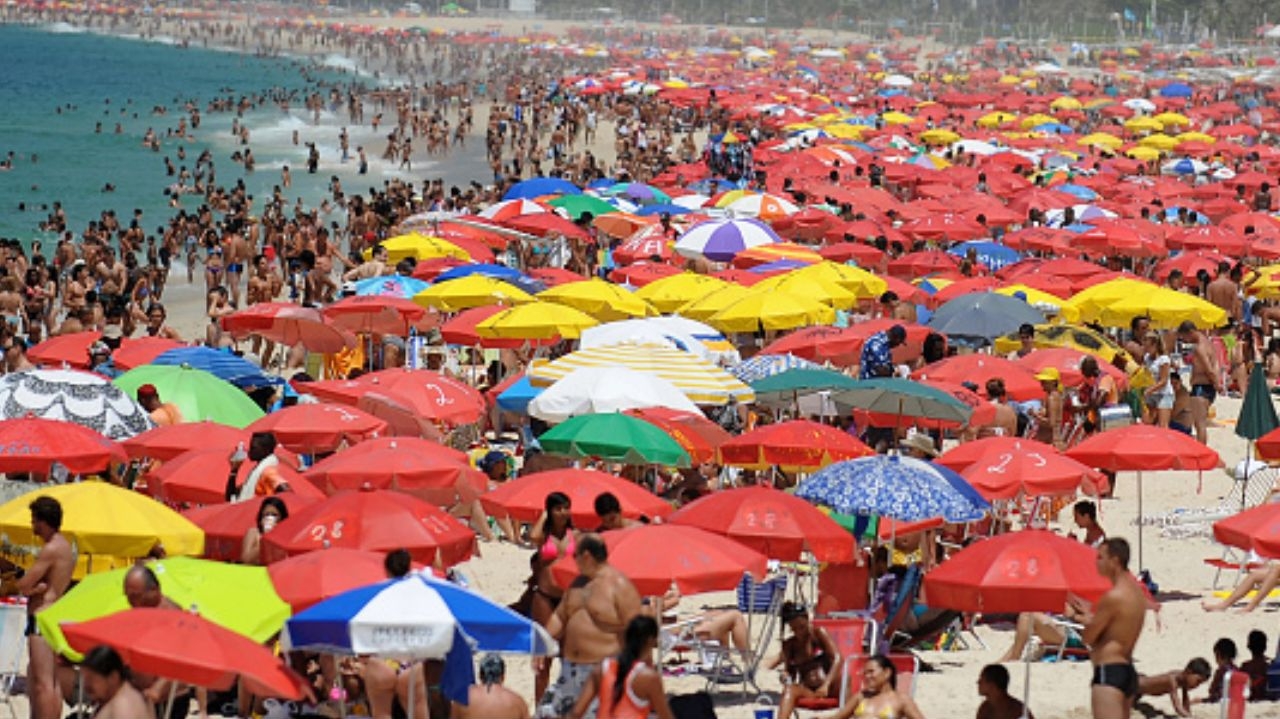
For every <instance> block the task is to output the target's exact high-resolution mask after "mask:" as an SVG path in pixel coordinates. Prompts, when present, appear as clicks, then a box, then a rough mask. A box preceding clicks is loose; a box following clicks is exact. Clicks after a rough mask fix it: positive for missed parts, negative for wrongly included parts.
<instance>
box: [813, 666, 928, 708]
mask: <svg viewBox="0 0 1280 719" xmlns="http://www.w3.org/2000/svg"><path fill="white" fill-rule="evenodd" d="M897 684H898V670H897V668H895V667H894V666H893V662H892V661H890V660H889V657H886V656H885V655H883V654H877V655H875V656H873V657H871V659H869V660H867V665H866V667H864V668H863V670H862V691H860V692H858V693H857V694H855V695H854V696H851V697H849V700H848V701H847V702H846V703H845V705H844V706H842V707H840V711H838V712H836V713H835V714H832V715H831V717H830V719H924V715H923V714H921V713H920V707H918V706H916V703H915V700H913V699H912V698H911V697H910V696H908V695H906V694H902V693H899V692H898V686H897Z"/></svg>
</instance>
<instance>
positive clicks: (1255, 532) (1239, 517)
mask: <svg viewBox="0 0 1280 719" xmlns="http://www.w3.org/2000/svg"><path fill="white" fill-rule="evenodd" d="M1213 538H1214V539H1216V540H1218V541H1219V542H1222V543H1223V544H1226V545H1228V546H1231V547H1238V548H1240V549H1243V550H1245V551H1254V552H1257V553H1258V554H1260V555H1262V556H1264V557H1280V504H1276V503H1275V502H1268V503H1266V504H1261V505H1258V506H1257V507H1252V508H1250V509H1246V510H1244V511H1242V512H1238V513H1236V514H1233V515H1231V516H1230V517H1227V518H1226V519H1220V520H1218V521H1217V522H1214V523H1213Z"/></svg>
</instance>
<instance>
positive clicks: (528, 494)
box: [480, 469, 671, 527]
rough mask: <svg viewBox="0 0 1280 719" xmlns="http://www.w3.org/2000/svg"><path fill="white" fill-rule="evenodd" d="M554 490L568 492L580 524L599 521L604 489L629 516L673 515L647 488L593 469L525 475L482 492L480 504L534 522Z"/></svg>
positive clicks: (575, 520)
mask: <svg viewBox="0 0 1280 719" xmlns="http://www.w3.org/2000/svg"><path fill="white" fill-rule="evenodd" d="M552 492H563V493H565V494H566V495H568V497H569V502H570V504H569V516H570V518H571V519H572V520H573V523H574V524H575V525H577V526H579V527H594V526H596V525H597V524H599V523H600V517H598V516H596V513H595V508H594V503H595V499H596V497H598V496H600V495H601V494H603V493H605V492H609V493H610V494H612V495H613V496H615V497H617V498H618V504H620V505H621V506H622V516H624V517H627V518H629V519H638V518H640V517H650V518H654V517H665V516H667V515H668V514H671V505H670V504H668V503H667V502H666V501H664V500H663V499H662V498H661V497H657V496H655V495H654V494H653V493H652V492H650V491H649V490H647V489H645V488H644V487H641V486H640V485H638V484H636V483H635V482H630V481H627V480H625V479H622V478H621V477H617V476H614V475H612V474H605V473H604V472H597V471H596V470H593V469H553V470H550V471H546V472H535V473H533V474H526V475H524V476H523V477H519V478H517V479H513V480H510V481H508V482H505V483H503V484H502V485H500V486H499V487H498V488H497V489H494V490H492V491H490V492H487V493H486V494H484V495H481V497H480V504H481V505H483V506H484V508H485V511H486V512H489V513H491V514H496V515H507V516H510V517H511V518H512V519H515V520H516V521H519V522H535V521H537V519H538V517H541V516H542V513H543V511H544V510H545V508H546V500H547V495H548V494H550V493H552Z"/></svg>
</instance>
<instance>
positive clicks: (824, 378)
mask: <svg viewBox="0 0 1280 719" xmlns="http://www.w3.org/2000/svg"><path fill="white" fill-rule="evenodd" d="M759 356H760V355H757V357H759ZM764 356H769V355H764ZM775 356H776V355H775ZM752 359H755V358H754V357H753V358H752ZM801 361H803V360H801ZM857 386H858V385H857V380H855V379H853V378H852V377H849V376H847V375H843V374H840V373H839V372H833V371H832V370H828V369H821V368H813V369H810V368H803V367H802V368H797V369H790V370H786V371H784V372H779V373H777V374H774V375H771V376H768V377H765V378H764V379H761V380H758V381H755V382H752V383H751V389H752V390H754V391H755V393H756V401H757V402H760V403H761V404H768V405H773V406H778V405H789V404H793V403H795V402H797V401H798V400H799V399H801V398H802V397H808V396H812V395H813V394H814V393H822V399H823V402H824V403H825V402H827V401H828V400H829V393H830V392H833V391H837V390H841V389H853V388H856V387H857Z"/></svg>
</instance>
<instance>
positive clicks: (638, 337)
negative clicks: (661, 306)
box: [578, 317, 738, 365]
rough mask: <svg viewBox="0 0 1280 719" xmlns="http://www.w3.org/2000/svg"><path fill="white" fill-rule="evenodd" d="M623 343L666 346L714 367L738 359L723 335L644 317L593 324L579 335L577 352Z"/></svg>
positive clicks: (693, 323) (689, 323) (682, 321)
mask: <svg viewBox="0 0 1280 719" xmlns="http://www.w3.org/2000/svg"><path fill="white" fill-rule="evenodd" d="M625 344H633V345H664V346H669V347H672V348H674V349H677V350H683V351H685V352H692V353H693V354H695V355H697V356H698V357H701V358H702V359H704V360H707V361H708V362H711V363H712V364H715V365H724V364H732V363H735V362H737V360H738V350H737V349H735V348H734V346H733V343H732V342H730V341H729V340H727V339H725V336H724V335H722V334H720V332H718V331H716V330H715V329H713V328H712V327H710V326H708V325H705V324H703V323H701V322H698V321H697V320H691V319H689V318H687V317H644V318H637V319H631V320H618V321H617V322H608V323H605V324H601V325H596V326H595V327H592V328H590V329H587V330H584V331H583V332H582V337H581V338H579V340H578V349H581V350H588V349H595V348H597V347H607V346H610V345H625Z"/></svg>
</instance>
